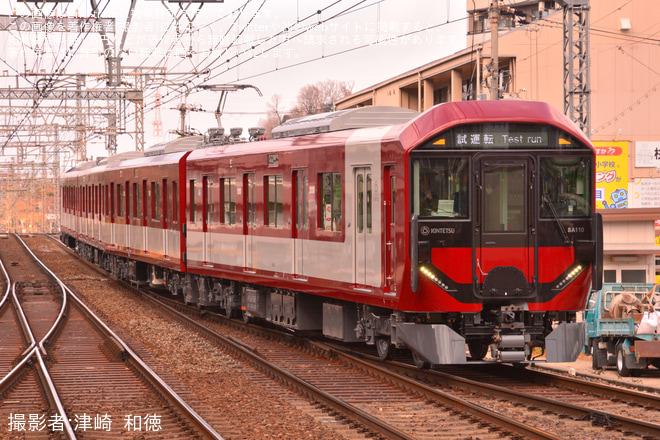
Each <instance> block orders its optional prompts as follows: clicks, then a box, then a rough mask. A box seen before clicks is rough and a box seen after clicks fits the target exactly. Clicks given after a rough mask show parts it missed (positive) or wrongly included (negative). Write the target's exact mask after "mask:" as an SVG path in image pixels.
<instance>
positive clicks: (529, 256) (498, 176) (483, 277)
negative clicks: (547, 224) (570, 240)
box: [474, 155, 536, 299]
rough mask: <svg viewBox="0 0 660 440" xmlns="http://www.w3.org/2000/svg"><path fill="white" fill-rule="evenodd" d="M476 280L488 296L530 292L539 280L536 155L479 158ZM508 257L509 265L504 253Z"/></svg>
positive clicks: (521, 294) (511, 295)
mask: <svg viewBox="0 0 660 440" xmlns="http://www.w3.org/2000/svg"><path fill="white" fill-rule="evenodd" d="M476 170H477V173H476V178H477V189H478V191H477V197H478V199H477V203H478V209H477V217H478V218H477V227H476V228H475V234H476V240H475V268H474V270H475V279H476V280H478V283H479V286H477V287H478V289H477V292H481V294H482V295H483V296H484V298H493V299H497V298H505V297H506V298H511V297H513V296H521V297H524V296H528V295H529V294H531V292H533V290H531V289H530V284H532V283H533V282H534V279H535V276H536V270H535V268H534V261H535V258H534V255H535V252H534V246H535V240H534V235H533V234H534V231H535V229H536V228H535V226H534V221H535V220H534V218H535V217H534V215H533V211H534V205H533V204H532V200H533V197H532V196H533V183H534V164H533V161H532V159H531V158H530V157H522V156H521V157H515V158H507V159H502V158H501V156H495V155H484V156H480V157H479V159H478V160H477V166H476ZM504 255H506V261H507V262H506V265H504V264H503V263H502V261H503V259H502V256H504Z"/></svg>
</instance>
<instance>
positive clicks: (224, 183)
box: [220, 177, 236, 225]
mask: <svg viewBox="0 0 660 440" xmlns="http://www.w3.org/2000/svg"><path fill="white" fill-rule="evenodd" d="M220 197H221V201H220V204H221V206H222V209H221V210H220V216H221V219H220V223H222V224H223V225H235V224H236V179H235V178H234V177H225V178H222V179H220Z"/></svg>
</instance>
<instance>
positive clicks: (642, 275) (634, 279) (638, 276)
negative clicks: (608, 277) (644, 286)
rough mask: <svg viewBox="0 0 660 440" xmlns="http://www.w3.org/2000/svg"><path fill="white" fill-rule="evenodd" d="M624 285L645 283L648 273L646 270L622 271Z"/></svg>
mask: <svg viewBox="0 0 660 440" xmlns="http://www.w3.org/2000/svg"><path fill="white" fill-rule="evenodd" d="M621 282H622V283H645V282H646V271H645V270H644V269H621Z"/></svg>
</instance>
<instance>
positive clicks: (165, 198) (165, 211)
mask: <svg viewBox="0 0 660 440" xmlns="http://www.w3.org/2000/svg"><path fill="white" fill-rule="evenodd" d="M168 205H169V198H168V196H167V179H163V228H167V216H168V215H169V209H168Z"/></svg>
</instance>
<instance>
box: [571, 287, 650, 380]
mask: <svg viewBox="0 0 660 440" xmlns="http://www.w3.org/2000/svg"><path fill="white" fill-rule="evenodd" d="M656 311H658V313H657V314H656ZM654 314H656V315H655V316H654ZM658 317H660V285H658V284H655V285H653V284H603V288H602V289H601V290H597V291H592V292H591V294H590V296H589V301H588V302H587V309H586V310H585V311H584V321H585V323H586V326H585V329H586V330H585V331H586V335H585V336H586V337H585V346H584V353H585V354H591V360H592V366H593V368H594V369H596V370H598V369H602V368H605V367H608V366H616V370H617V372H618V373H619V374H620V375H621V376H631V375H638V374H640V373H641V372H642V371H643V370H645V369H646V368H648V366H649V365H653V366H655V367H656V368H659V369H660V325H658V321H657V319H658Z"/></svg>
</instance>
